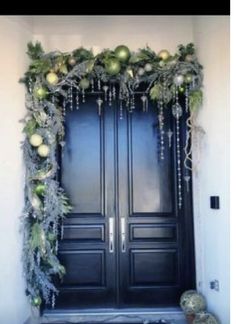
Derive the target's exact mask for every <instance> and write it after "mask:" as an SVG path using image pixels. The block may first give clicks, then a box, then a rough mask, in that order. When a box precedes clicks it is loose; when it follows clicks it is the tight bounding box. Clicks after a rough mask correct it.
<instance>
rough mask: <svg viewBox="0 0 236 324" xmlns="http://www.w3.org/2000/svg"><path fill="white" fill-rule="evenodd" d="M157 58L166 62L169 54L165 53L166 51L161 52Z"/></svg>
mask: <svg viewBox="0 0 236 324" xmlns="http://www.w3.org/2000/svg"><path fill="white" fill-rule="evenodd" d="M157 56H158V57H159V58H160V59H161V60H163V61H166V60H167V59H168V58H169V57H170V53H169V52H168V51H167V50H165V49H164V50H161V51H160V52H159V53H158V54H157Z"/></svg>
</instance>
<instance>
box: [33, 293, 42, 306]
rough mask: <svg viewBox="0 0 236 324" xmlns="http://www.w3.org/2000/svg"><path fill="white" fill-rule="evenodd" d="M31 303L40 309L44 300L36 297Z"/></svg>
mask: <svg viewBox="0 0 236 324" xmlns="http://www.w3.org/2000/svg"><path fill="white" fill-rule="evenodd" d="M31 303H32V305H33V306H35V307H39V306H40V305H41V303H42V299H41V297H40V296H36V297H34V298H33V299H32V300H31Z"/></svg>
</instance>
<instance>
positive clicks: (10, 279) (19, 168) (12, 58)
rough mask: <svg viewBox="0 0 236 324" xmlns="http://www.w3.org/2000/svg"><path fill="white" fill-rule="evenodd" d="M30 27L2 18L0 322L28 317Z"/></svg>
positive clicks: (19, 322)
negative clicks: (25, 122) (24, 261)
mask: <svg viewBox="0 0 236 324" xmlns="http://www.w3.org/2000/svg"><path fill="white" fill-rule="evenodd" d="M31 37H32V33H31V32H30V31H29V26H28V25H27V24H26V23H25V22H24V21H21V20H20V19H15V18H14V19H8V18H6V17H0V44H1V59H0V71H1V73H0V98H1V102H0V111H1V118H0V147H1V154H0V166H1V167H0V184H1V189H0V230H1V233H0V262H1V270H0V323H3V324H23V323H24V321H25V320H26V318H27V317H28V316H29V305H28V302H27V299H26V297H25V293H24V290H25V288H24V287H25V285H24V279H23V277H22V265H21V254H22V237H21V234H20V233H19V228H20V221H19V217H20V215H21V211H22V207H23V202H24V197H23V195H24V168H23V161H22V151H21V148H20V141H21V140H22V138H23V137H22V125H21V124H20V123H19V120H20V119H22V117H23V116H24V114H25V105H24V100H25V93H24V87H23V86H22V85H20V84H19V83H18V80H19V78H20V77H21V76H22V75H23V74H24V71H25V69H26V68H27V58H26V55H25V51H26V44H27V42H28V41H29V40H30V39H31Z"/></svg>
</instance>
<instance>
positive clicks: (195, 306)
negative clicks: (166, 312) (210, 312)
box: [180, 290, 206, 314]
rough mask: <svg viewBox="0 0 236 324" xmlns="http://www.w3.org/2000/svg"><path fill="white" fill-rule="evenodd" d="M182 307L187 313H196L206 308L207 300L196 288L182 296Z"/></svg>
mask: <svg viewBox="0 0 236 324" xmlns="http://www.w3.org/2000/svg"><path fill="white" fill-rule="evenodd" d="M180 307H181V308H182V310H183V311H184V313H185V314H196V313H199V312H202V311H204V310H205V309H206V300H205V298H204V296H203V295H202V294H200V293H198V292H197V291H196V290H187V291H185V292H184V293H183V294H182V296H181V298H180Z"/></svg>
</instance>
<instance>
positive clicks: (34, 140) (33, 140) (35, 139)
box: [29, 134, 43, 147]
mask: <svg viewBox="0 0 236 324" xmlns="http://www.w3.org/2000/svg"><path fill="white" fill-rule="evenodd" d="M29 141H30V144H31V145H32V146H34V147H38V146H39V145H41V144H42V143H43V138H42V136H41V135H39V134H33V135H31V136H30V139H29Z"/></svg>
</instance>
